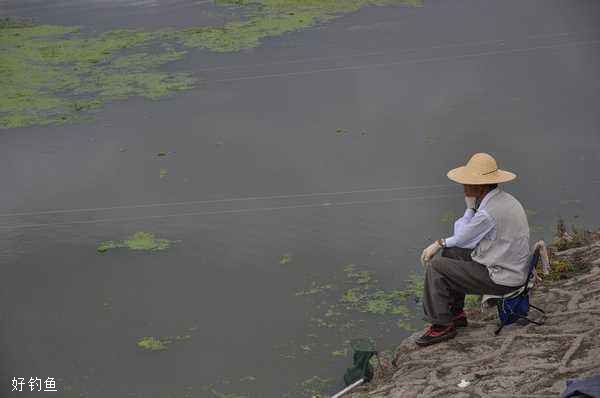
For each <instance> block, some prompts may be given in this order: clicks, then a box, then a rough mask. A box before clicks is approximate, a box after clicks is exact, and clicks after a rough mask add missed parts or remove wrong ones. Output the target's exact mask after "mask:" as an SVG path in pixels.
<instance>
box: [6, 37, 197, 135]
mask: <svg viewBox="0 0 600 398" xmlns="http://www.w3.org/2000/svg"><path fill="white" fill-rule="evenodd" d="M161 36H162V33H161V32H141V31H134V30H115V31H111V32H106V33H103V34H101V35H98V36H95V37H90V36H89V35H85V34H83V33H82V32H81V30H80V29H79V28H78V27H66V26H51V25H39V26H15V25H3V26H0V92H2V95H1V96H0V128H15V127H23V126H29V125H46V124H57V123H67V122H74V121H84V120H86V118H85V117H82V115H81V113H83V112H89V111H90V110H94V109H99V108H101V107H102V106H103V105H104V104H105V103H106V102H108V101H111V100H117V99H126V98H129V97H132V96H141V97H146V98H150V99H157V98H161V97H164V96H166V95H168V94H170V93H172V92H174V91H178V90H183V89H188V88H191V87H192V84H193V82H194V79H193V78H192V77H190V75H189V74H186V73H166V72H163V71H160V70H159V68H160V67H162V66H163V65H164V64H166V63H168V62H171V61H174V60H177V59H181V58H182V57H183V56H184V54H185V51H173V50H164V49H162V47H161V43H160V38H161ZM150 48H155V52H148V51H147V50H149V49H150ZM141 50H146V51H141ZM131 51H134V53H131V54H125V53H126V52H131ZM135 51H138V52H137V53H136V52H135Z"/></svg>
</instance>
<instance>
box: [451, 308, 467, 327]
mask: <svg viewBox="0 0 600 398" xmlns="http://www.w3.org/2000/svg"><path fill="white" fill-rule="evenodd" d="M452 323H453V324H454V327H457V328H464V327H467V325H468V324H469V323H468V322H467V314H465V312H464V311H460V312H459V313H458V314H456V315H454V317H452Z"/></svg>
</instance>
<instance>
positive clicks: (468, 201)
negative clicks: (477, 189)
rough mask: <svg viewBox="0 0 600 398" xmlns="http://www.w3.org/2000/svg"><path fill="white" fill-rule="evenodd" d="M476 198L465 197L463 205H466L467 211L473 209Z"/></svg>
mask: <svg viewBox="0 0 600 398" xmlns="http://www.w3.org/2000/svg"><path fill="white" fill-rule="evenodd" d="M476 200H477V198H476V197H475V196H465V203H466V204H467V209H475V203H476V202H475V201H476Z"/></svg>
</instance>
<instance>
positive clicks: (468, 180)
mask: <svg viewBox="0 0 600 398" xmlns="http://www.w3.org/2000/svg"><path fill="white" fill-rule="evenodd" d="M446 175H447V176H448V178H449V179H451V180H452V181H454V182H458V183H460V184H467V185H484V184H498V183H501V182H508V181H511V180H514V179H515V178H517V175H516V174H515V173H511V172H510V171H506V170H500V169H498V170H496V171H494V172H493V173H490V174H487V175H476V174H472V173H469V172H468V170H467V168H466V167H465V166H460V167H457V168H455V169H452V170H450V171H449V172H448V174H446Z"/></svg>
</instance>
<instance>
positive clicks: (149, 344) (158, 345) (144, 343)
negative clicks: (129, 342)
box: [137, 337, 167, 351]
mask: <svg viewBox="0 0 600 398" xmlns="http://www.w3.org/2000/svg"><path fill="white" fill-rule="evenodd" d="M137 345H138V347H139V348H141V349H143V350H148V351H164V350H166V349H167V343H165V342H164V341H162V340H160V339H156V338H154V337H142V339H140V341H138V343H137Z"/></svg>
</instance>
